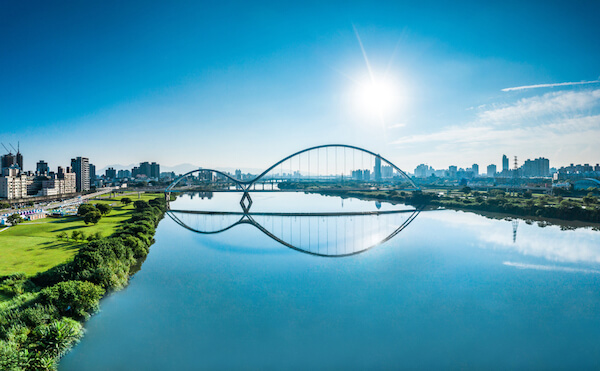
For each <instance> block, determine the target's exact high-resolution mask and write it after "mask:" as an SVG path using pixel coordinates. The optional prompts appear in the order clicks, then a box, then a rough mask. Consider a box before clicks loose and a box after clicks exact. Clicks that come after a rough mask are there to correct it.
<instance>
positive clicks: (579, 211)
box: [319, 187, 600, 223]
mask: <svg viewBox="0 0 600 371" xmlns="http://www.w3.org/2000/svg"><path fill="white" fill-rule="evenodd" d="M467 188H468V187H465V188H462V189H460V192H459V193H458V194H455V195H454V196H440V195H439V194H437V193H433V192H421V191H414V192H404V191H390V190H374V191H348V190H327V191H319V193H322V194H332V195H333V194H335V195H338V196H342V197H344V196H348V197H357V198H367V199H376V200H382V201H383V200H385V201H391V202H398V203H407V204H411V205H415V206H420V205H424V204H427V205H429V206H434V207H435V206H438V207H445V208H449V209H460V210H474V211H487V212H497V213H504V214H511V215H516V216H530V217H539V218H552V219H561V220H578V221H582V222H592V223H600V204H599V203H598V199H597V197H596V196H593V195H592V194H588V195H587V196H584V197H583V198H582V199H581V201H580V200H578V199H563V197H562V196H557V197H555V196H549V195H541V196H539V197H533V194H532V193H531V192H530V191H525V192H523V193H514V194H512V195H508V194H507V193H506V192H505V191H503V190H500V189H492V190H490V191H488V192H477V191H471V189H467Z"/></svg>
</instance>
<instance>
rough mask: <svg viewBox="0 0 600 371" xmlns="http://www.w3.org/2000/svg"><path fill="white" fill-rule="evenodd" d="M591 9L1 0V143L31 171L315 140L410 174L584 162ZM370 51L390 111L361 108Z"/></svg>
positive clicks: (259, 162)
mask: <svg viewBox="0 0 600 371" xmlns="http://www.w3.org/2000/svg"><path fill="white" fill-rule="evenodd" d="M599 15H600V3H598V2H593V1H590V2H573V1H570V2H552V1H550V2H548V1H544V2H522V1H514V2H513V1H502V2H498V4H496V5H490V4H488V2H481V1H477V2H466V1H465V2H460V4H456V2H453V1H429V2H414V1H411V2H402V1H395V2H373V1H371V2H347V1H344V2H295V3H293V4H292V3H289V2H206V3H202V2H199V1H189V2H180V1H175V2H169V3H168V4H167V2H152V1H139V2H136V1H128V2H120V1H84V2H81V1H73V2H45V1H39V2H36V1H4V2H2V3H1V4H0V53H1V54H0V141H1V142H4V143H5V144H6V143H7V142H11V143H13V144H14V145H15V146H16V142H17V141H20V142H21V149H22V152H23V154H24V157H25V167H26V168H27V169H33V168H34V166H35V162H36V161H38V160H40V159H44V160H46V161H48V162H49V163H50V166H51V167H52V168H55V167H56V166H58V165H67V164H68V162H69V159H70V158H71V157H74V156H87V157H89V158H90V160H91V162H93V163H95V164H96V165H97V166H98V168H102V167H104V166H106V165H109V164H117V163H120V164H124V165H126V164H130V163H136V162H140V161H158V162H159V163H161V164H164V165H176V164H180V163H193V164H197V165H200V166H204V167H217V168H218V167H243V168H244V167H245V168H265V167H267V166H268V165H270V164H272V163H274V162H276V161H277V160H278V159H280V158H282V157H284V156H285V155H287V154H290V153H292V152H294V151H296V150H299V149H302V148H305V147H309V146H313V145H318V144H324V143H345V144H352V145H358V146H362V147H365V148H367V149H370V150H373V151H376V152H379V153H381V154H382V155H384V156H385V157H387V158H388V159H390V160H392V161H393V162H394V163H396V164H397V165H398V166H400V167H401V168H404V169H406V170H408V171H412V170H413V169H414V167H415V166H416V165H418V164H420V163H427V164H429V165H431V166H433V167H435V168H445V167H447V166H448V165H452V164H455V165H458V166H460V167H467V166H470V165H471V164H473V163H478V164H479V165H480V168H483V167H485V166H486V165H488V164H490V163H495V164H497V165H500V164H499V162H500V158H501V156H502V154H507V155H509V156H510V157H511V158H512V156H515V155H516V156H518V157H519V159H520V160H521V161H523V160H525V159H526V158H534V157H538V156H544V157H547V158H549V159H550V161H551V166H561V165H565V164H568V163H571V162H575V163H594V164H595V163H597V162H600V146H598V144H597V143H598V139H599V138H600V116H599V115H600V83H597V82H594V81H597V80H599V76H600V41H599V40H600V38H599V37H598V35H600V23H599V22H597V19H598V16H599ZM361 42H362V46H363V48H364V54H363V52H362V50H361ZM365 55H366V57H367V60H368V62H369V65H370V67H371V72H372V73H373V74H374V75H375V76H377V78H378V79H379V80H381V81H385V83H386V84H387V86H390V87H391V88H392V91H393V94H391V93H390V94H391V96H390V97H388V98H389V99H391V103H392V104H391V107H388V108H386V111H385V112H383V113H382V112H380V113H378V114H374V113H373V112H372V111H371V112H368V110H365V109H364V107H362V106H363V105H362V103H364V102H362V101H360V99H361V98H360V97H362V95H361V94H360V93H361V89H363V87H362V84H363V82H364V81H366V80H368V77H369V70H368V68H367V63H366V60H365ZM582 81H586V82H590V81H591V82H592V83H586V84H576V85H552V84H560V83H566V82H582ZM543 84H550V86H542V87H534V88H521V89H512V90H507V91H503V89H507V88H516V87H523V86H534V85H543ZM357 92H358V93H357ZM361 107H362V108H361Z"/></svg>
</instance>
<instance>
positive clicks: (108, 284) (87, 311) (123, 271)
mask: <svg viewBox="0 0 600 371" xmlns="http://www.w3.org/2000/svg"><path fill="white" fill-rule="evenodd" d="M134 207H135V210H134V212H133V213H132V214H131V218H130V219H129V220H127V221H124V222H122V223H121V225H120V227H119V228H118V229H117V230H116V231H115V232H114V233H113V234H112V235H111V236H109V237H104V238H99V239H95V240H92V241H90V242H88V243H87V244H85V245H83V246H82V247H81V248H80V249H79V251H78V252H77V254H76V255H75V257H74V258H73V260H72V261H70V262H67V263H64V264H61V265H58V266H56V267H54V268H52V269H50V270H47V271H45V272H41V273H38V274H36V275H35V276H33V277H30V278H28V277H27V276H26V275H25V274H23V273H16V274H12V275H8V276H4V277H0V293H1V294H2V296H4V299H7V300H4V301H3V302H0V369H1V370H14V371H17V370H54V369H56V366H57V361H58V359H59V358H60V357H61V356H62V355H64V354H65V353H66V352H67V351H68V350H69V349H70V348H71V347H72V346H73V344H74V343H75V342H76V341H77V340H78V339H79V338H81V336H82V335H83V326H82V323H83V322H84V321H85V320H86V319H88V318H89V316H90V315H91V314H92V313H94V312H95V311H96V310H97V309H98V305H99V301H100V299H101V298H102V297H103V296H104V295H106V294H107V293H109V292H111V291H114V290H119V289H121V288H123V287H124V286H125V285H126V284H127V282H128V280H129V277H130V275H131V274H133V273H134V272H135V270H136V269H137V268H136V267H137V266H136V264H138V263H141V261H142V260H143V259H144V258H145V257H146V256H147V255H148V252H149V248H150V246H151V245H152V244H153V243H154V239H153V236H154V233H155V229H156V227H157V226H158V223H159V221H160V220H161V219H162V218H163V217H164V214H165V212H166V201H165V200H164V198H161V197H158V198H154V199H151V200H149V201H144V200H138V201H135V202H134Z"/></svg>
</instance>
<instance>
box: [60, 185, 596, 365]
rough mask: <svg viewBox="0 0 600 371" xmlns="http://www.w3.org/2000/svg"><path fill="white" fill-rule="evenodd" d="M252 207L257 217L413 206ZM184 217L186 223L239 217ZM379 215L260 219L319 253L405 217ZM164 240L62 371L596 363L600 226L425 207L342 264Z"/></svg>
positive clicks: (274, 247)
mask: <svg viewBox="0 0 600 371" xmlns="http://www.w3.org/2000/svg"><path fill="white" fill-rule="evenodd" d="M239 198H240V195H238V194H218V195H215V197H213V198H212V199H210V200H207V199H204V200H201V199H199V198H198V197H195V198H193V199H190V198H189V197H187V196H183V197H181V198H180V199H178V200H177V201H176V202H174V203H172V206H171V207H172V209H186V210H209V209H210V210H219V211H234V210H239V209H240V207H239ZM252 198H253V200H254V203H253V206H252V209H251V210H252V211H253V212H269V211H277V212H290V211H294V212H314V211H318V212H322V211H334V210H338V211H339V210H343V211H365V210H393V209H398V208H401V209H402V208H404V209H407V208H408V207H405V206H393V205H389V204H381V205H375V203H374V202H366V201H359V200H343V201H342V200H341V199H340V198H335V197H323V196H318V195H303V194H253V195H252ZM402 215H404V216H402V217H403V218H407V217H408V216H409V214H402ZM186 218H187V219H186V222H187V223H189V225H191V226H192V227H193V228H192V229H199V228H207V229H210V228H212V230H217V229H219V228H220V227H221V225H224V224H226V223H229V222H230V220H229V219H228V218H229V217H227V216H219V218H220V219H218V218H213V219H212V220H204V219H202V218H205V217H204V216H201V217H196V219H195V220H194V215H191V216H189V217H186ZM370 218H371V219H368V218H366V217H357V216H355V217H352V218H341V219H343V220H339V219H336V221H333V220H334V219H327V218H313V219H311V220H310V221H308V222H306V220H307V219H304V222H303V219H301V218H295V219H294V218H291V217H288V218H287V219H285V220H282V219H283V218H277V217H268V216H267V217H257V221H259V222H260V223H261V224H262V225H263V226H264V227H265V228H266V229H267V230H269V231H272V232H274V233H275V231H277V236H278V237H281V238H282V239H286V241H287V242H290V241H291V242H292V243H293V244H294V245H295V246H303V247H304V246H307V249H310V250H311V251H321V252H323V251H325V250H324V249H325V248H326V246H327V248H328V249H330V250H331V249H332V246H336V247H338V248H339V245H340V241H342V242H341V243H343V244H346V245H350V242H349V240H347V238H349V237H351V236H354V238H355V239H360V243H363V244H369V243H371V242H376V241H378V240H381V239H383V238H384V237H385V235H386V234H388V233H389V231H393V230H394V229H395V228H396V227H397V226H396V225H395V223H399V222H401V221H399V220H397V219H394V218H388V217H384V216H379V217H370ZM372 218H376V219H372ZM377 218H380V219H377ZM230 219H231V220H233V221H235V220H234V219H236V218H235V217H231V218H230ZM350 219H352V220H350ZM373 220H375V221H373ZM194 223H196V224H194ZM209 223H212V224H210V225H209ZM302 223H304V224H303V225H300V224H302ZM361 225H362V226H363V227H362V228H363V229H362V230H361V229H360V226H361ZM323 228H325V230H323ZM288 229H289V233H288ZM515 229H516V235H515ZM365 231H366V232H365ZM308 233H310V234H311V236H310V237H307V234H308ZM335 233H338V234H337V235H335ZM369 236H370V237H369ZM300 238H303V240H302V242H300ZM344 238H346V240H343V239H344ZM155 239H156V243H155V244H154V245H153V246H152V249H151V253H150V255H149V256H148V258H147V260H146V261H145V263H144V264H143V266H142V269H141V271H140V272H138V273H137V274H136V275H135V276H134V277H133V278H132V280H131V283H130V285H129V286H128V287H127V288H126V289H125V290H123V291H120V292H117V293H114V294H112V295H110V296H108V297H107V298H105V299H104V300H103V301H102V303H101V312H100V313H98V314H97V315H95V316H93V317H92V318H91V319H90V321H89V322H87V323H86V329H87V333H86V335H85V337H84V338H83V340H82V341H81V343H79V344H78V345H77V346H76V347H75V348H74V349H73V351H72V352H70V353H69V354H68V355H66V356H65V357H64V358H63V359H62V361H61V364H60V370H62V371H67V370H78V371H79V370H196V369H208V370H215V369H226V370H230V369H254V370H265V369H294V370H307V369H399V368H405V369H439V368H444V369H513V368H517V369H542V368H543V369H549V368H551V369H565V368H570V369H599V368H600V232H597V231H592V230H591V229H578V230H567V231H563V230H561V229H560V228H559V227H557V226H548V227H545V228H542V227H539V226H538V225H536V224H531V225H529V224H526V223H525V222H524V221H522V220H521V221H514V222H512V221H505V220H493V219H487V218H484V217H481V216H478V215H476V214H472V213H463V212H455V211H427V212H421V213H420V214H419V215H418V217H417V218H416V219H414V221H413V222H412V223H410V225H408V226H407V227H406V228H405V229H404V230H402V232H400V233H398V234H397V235H396V236H395V237H394V238H392V239H391V240H389V241H387V242H385V243H383V244H381V245H379V246H376V247H374V248H372V249H370V250H368V251H366V252H364V253H361V254H357V255H353V256H349V257H343V258H326V257H325V258H324V257H319V256H313V255H309V254H304V253H302V252H299V251H295V250H292V249H290V248H287V247H285V246H283V245H281V244H280V243H278V242H276V241H274V240H273V239H271V238H269V237H267V236H266V235H265V234H264V233H263V232H261V231H260V230H258V229H257V228H256V227H254V226H252V225H248V224H241V225H237V226H235V227H233V228H231V229H228V230H227V231H225V232H223V233H217V234H209V235H205V234H198V233H195V232H193V231H191V230H188V229H185V228H182V227H181V226H180V225H178V224H177V223H176V222H175V221H173V220H172V219H171V218H168V217H166V218H165V219H164V220H163V221H161V223H160V225H159V227H158V229H157V233H156V236H155Z"/></svg>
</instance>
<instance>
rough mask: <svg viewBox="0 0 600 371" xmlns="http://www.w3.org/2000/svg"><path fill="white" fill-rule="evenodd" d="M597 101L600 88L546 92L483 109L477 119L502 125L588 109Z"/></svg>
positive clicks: (599, 97) (599, 99)
mask: <svg viewBox="0 0 600 371" xmlns="http://www.w3.org/2000/svg"><path fill="white" fill-rule="evenodd" d="M598 103H600V89H595V90H585V91H560V92H553V93H546V94H544V95H539V96H535V97H530V98H523V99H520V100H518V101H517V102H515V103H512V104H508V105H503V106H499V107H497V108H493V109H490V110H486V111H483V112H481V113H480V114H479V121H480V122H490V123H496V124H502V125H505V124H510V123H517V124H521V122H520V121H521V120H524V119H526V120H532V119H537V118H544V117H547V116H555V115H565V114H572V113H574V112H578V111H583V110H589V109H591V108H592V107H594V106H596V105H598ZM515 121H516V122H515Z"/></svg>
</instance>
